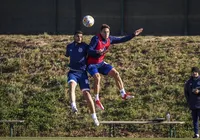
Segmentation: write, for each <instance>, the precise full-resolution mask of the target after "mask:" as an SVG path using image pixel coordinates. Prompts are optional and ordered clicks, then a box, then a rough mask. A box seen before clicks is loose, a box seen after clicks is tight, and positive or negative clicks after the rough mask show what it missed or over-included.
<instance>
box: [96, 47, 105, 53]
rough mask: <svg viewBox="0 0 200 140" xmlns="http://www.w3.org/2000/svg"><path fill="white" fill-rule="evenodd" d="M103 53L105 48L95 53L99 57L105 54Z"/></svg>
mask: <svg viewBox="0 0 200 140" xmlns="http://www.w3.org/2000/svg"><path fill="white" fill-rule="evenodd" d="M105 51H106V48H103V49H100V50H98V51H97V53H98V54H99V55H103V54H104V53H105Z"/></svg>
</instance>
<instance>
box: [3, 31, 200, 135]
mask: <svg viewBox="0 0 200 140" xmlns="http://www.w3.org/2000/svg"><path fill="white" fill-rule="evenodd" d="M90 38H91V36H85V38H84V39H85V41H86V42H87V43H89V40H90ZM72 39H73V38H72V36H67V35H63V36H51V35H48V34H44V35H38V36H31V35H30V36H24V35H9V36H6V35H0V84H1V88H0V108H1V109H0V119H25V120H26V124H25V126H26V129H25V130H24V131H25V132H24V133H23V134H22V135H24V136H26V135H32V136H102V133H103V132H104V129H107V128H106V127H104V126H101V127H99V128H98V129H96V128H94V127H93V125H92V122H91V118H90V115H88V110H87V107H86V102H85V101H84V100H83V97H82V96H81V94H80V90H79V89H77V104H78V108H79V110H80V114H79V116H78V117H72V116H71V113H70V106H69V98H68V95H67V96H65V90H66V91H67V88H66V89H65V81H66V73H67V68H66V66H67V64H68V62H69V60H68V58H65V56H64V54H65V47H66V44H68V43H69V42H71V41H72ZM199 54H200V37H199V36H190V37H181V36H180V37H179V36H176V37H167V36H165V37H155V36H145V37H136V38H134V39H132V40H131V41H129V42H127V43H124V44H118V45H113V46H112V49H111V50H110V52H109V53H108V54H107V56H106V58H105V60H106V62H108V63H110V64H112V65H113V66H114V67H115V68H116V69H117V70H118V71H119V73H120V75H121V77H122V80H123V81H124V85H125V89H126V90H127V91H130V92H132V93H134V94H135V99H134V100H132V101H126V102H125V101H122V100H121V98H120V95H119V91H118V89H117V87H116V86H115V82H114V80H113V79H111V78H110V77H105V76H102V82H101V86H102V89H101V93H100V94H101V100H102V102H103V104H104V106H105V108H106V110H105V111H104V112H100V111H99V112H98V116H99V119H100V120H135V119H152V118H155V117H165V113H166V112H167V111H170V113H171V116H172V120H182V121H185V122H186V124H185V125H184V126H183V127H181V128H180V129H179V130H177V135H178V137H185V136H190V135H191V133H192V132H191V131H192V129H191V118H190V113H189V110H188V109H187V108H186V103H185V99H184V94H183V85H184V82H185V80H187V79H188V78H189V76H190V69H191V67H192V66H199V67H200V63H199V60H200V55H199ZM90 81H91V87H92V85H93V79H92V78H91V77H90ZM91 92H92V94H93V90H92V91H91ZM93 95H94V94H93ZM80 120H81V122H80ZM88 122H90V123H89V124H88ZM72 124H73V125H72ZM86 126H87V129H86ZM3 127H6V126H5V125H4V126H3ZM124 129H126V130H127V132H126V133H124V132H122V131H119V132H118V136H132V137H139V136H140V135H137V136H134V134H135V133H138V132H140V131H142V132H143V131H148V132H150V133H151V134H152V136H157V135H158V136H166V131H167V130H166V128H165V127H164V126H163V127H162V126H161V127H159V128H155V127H152V126H148V127H144V128H143V127H142V128H140V127H139V126H138V128H137V127H134V126H133V127H132V128H131V129H129V128H128V127H124ZM157 129H158V130H160V131H156V130H157ZM152 130H155V131H152ZM88 131H92V132H94V133H89V132H88ZM158 132H159V133H158ZM2 134H7V132H6V131H2ZM139 134H141V133H139ZM105 135H107V134H105ZM144 137H145V136H144ZM147 137H148V136H147Z"/></svg>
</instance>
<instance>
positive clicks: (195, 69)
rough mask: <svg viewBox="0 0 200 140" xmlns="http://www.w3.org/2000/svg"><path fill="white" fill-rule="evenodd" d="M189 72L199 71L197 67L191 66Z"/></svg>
mask: <svg viewBox="0 0 200 140" xmlns="http://www.w3.org/2000/svg"><path fill="white" fill-rule="evenodd" d="M191 72H198V73H199V68H198V67H192V70H191Z"/></svg>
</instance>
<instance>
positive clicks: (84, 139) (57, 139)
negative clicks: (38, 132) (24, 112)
mask: <svg viewBox="0 0 200 140" xmlns="http://www.w3.org/2000/svg"><path fill="white" fill-rule="evenodd" d="M132 139H134V140H147V139H148V140H166V139H167V140H180V139H181V140H191V138H108V137H106V138H105V137H17V138H13V137H12V138H8V137H0V140H132Z"/></svg>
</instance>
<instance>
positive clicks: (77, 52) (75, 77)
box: [66, 31, 99, 126]
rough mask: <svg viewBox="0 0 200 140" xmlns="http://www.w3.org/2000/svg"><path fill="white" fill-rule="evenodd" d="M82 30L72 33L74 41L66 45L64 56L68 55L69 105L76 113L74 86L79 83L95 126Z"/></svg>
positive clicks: (97, 123) (86, 48)
mask: <svg viewBox="0 0 200 140" xmlns="http://www.w3.org/2000/svg"><path fill="white" fill-rule="evenodd" d="M82 38H83V33H82V31H76V32H75V34H74V41H73V42H72V43H70V44H68V45H67V47H66V57H70V63H69V69H70V70H69V72H68V80H67V82H68V84H69V92H70V99H71V107H72V111H73V112H74V113H77V112H78V110H77V107H76V96H75V88H76V86H77V84H79V86H80V89H81V91H82V93H83V95H84V97H85V99H86V100H87V103H88V107H89V109H90V111H91V113H92V119H93V120H94V123H95V125H96V126H98V125H99V121H98V119H97V116H96V112H95V105H94V102H93V100H92V97H91V95H90V87H89V80H88V76H87V72H86V56H87V52H88V48H89V46H88V45H87V44H86V43H84V42H82Z"/></svg>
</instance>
